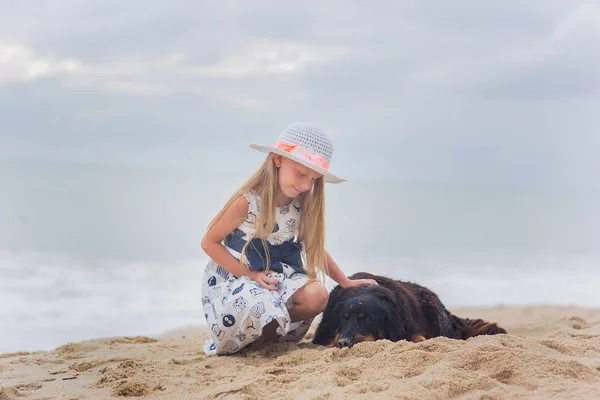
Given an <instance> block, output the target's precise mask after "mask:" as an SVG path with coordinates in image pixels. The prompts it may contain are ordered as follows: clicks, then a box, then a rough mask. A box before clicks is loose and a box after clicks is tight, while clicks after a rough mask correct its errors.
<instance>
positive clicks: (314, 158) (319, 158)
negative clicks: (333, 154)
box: [275, 140, 329, 170]
mask: <svg viewBox="0 0 600 400" xmlns="http://www.w3.org/2000/svg"><path fill="white" fill-rule="evenodd" d="M275 147H277V148H279V149H281V150H283V151H285V152H286V153H292V152H293V151H294V150H299V152H301V153H302V155H303V156H304V158H305V159H306V160H308V161H309V162H310V163H311V164H314V165H316V166H318V167H321V168H323V169H325V170H329V163H328V162H327V161H326V160H325V158H323V155H322V154H320V153H314V154H308V153H307V152H306V151H305V150H304V149H303V148H302V147H300V146H299V145H298V144H289V143H285V142H282V141H280V140H277V141H276V142H275Z"/></svg>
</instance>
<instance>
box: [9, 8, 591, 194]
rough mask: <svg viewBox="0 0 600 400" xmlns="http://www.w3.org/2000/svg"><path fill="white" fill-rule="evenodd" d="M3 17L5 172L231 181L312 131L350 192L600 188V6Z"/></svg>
mask: <svg viewBox="0 0 600 400" xmlns="http://www.w3.org/2000/svg"><path fill="white" fill-rule="evenodd" d="M0 10H1V12H0V159H5V160H6V159H10V160H25V161H32V160H33V161H46V160H53V161H57V160H58V161H64V162H92V163H96V164H98V163H102V164H132V165H137V166H144V167H157V168H166V167H169V168H194V169H196V168H200V169H201V170H203V171H206V170H207V169H202V168H211V170H214V167H215V165H218V166H219V168H220V170H221V171H228V170H234V169H236V168H237V165H238V164H239V162H245V161H250V162H258V160H259V159H260V157H262V155H261V156H257V155H255V154H254V152H252V151H251V150H249V149H248V148H247V145H248V143H250V142H258V143H271V142H272V141H274V139H275V138H276V136H277V135H278V134H279V132H280V131H281V129H283V127H285V125H287V124H288V123H290V122H294V121H311V122H314V123H317V124H319V125H321V126H322V127H323V128H324V129H325V130H326V131H327V132H328V133H329V134H330V135H331V137H332V138H333V140H334V145H335V153H334V160H333V163H332V170H333V171H334V172H338V173H339V174H340V175H342V176H343V177H345V178H348V179H369V178H370V177H378V178H380V179H391V178H394V179H401V180H424V181H434V182H461V183H464V182H467V183H489V184H517V185H522V184H525V185H542V186H553V187H577V188H586V187H589V186H593V185H596V186H598V179H597V177H598V174H600V161H599V160H598V156H597V155H598V149H600V138H599V136H598V135H599V133H600V74H599V73H598V71H600V3H599V2H598V1H587V2H584V1H578V0H569V1H564V0H530V1H527V2H522V1H517V0H509V1H496V2H481V1H475V0H470V1H469V0H457V1H453V2H441V1H435V2H427V1H416V0H407V1H400V0H398V1H395V2H392V1H387V2H377V1H374V2H365V1H358V0H356V1H338V0H331V1H327V2H320V1H319V2H317V1H314V2H312V1H302V2H281V1H265V0H254V1H242V0H240V1H223V0H220V1H207V0H204V1H197V0H195V1H191V0H190V1H173V2H165V1H158V0H145V1H140V0H130V1H108V0H103V1H99V0H87V1H85V2H76V1H60V0H54V1H52V0H20V1H12V0H0Z"/></svg>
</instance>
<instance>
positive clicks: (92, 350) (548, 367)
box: [0, 307, 600, 400]
mask: <svg viewBox="0 0 600 400" xmlns="http://www.w3.org/2000/svg"><path fill="white" fill-rule="evenodd" d="M451 311H452V312H454V313H456V314H457V315H459V316H463V317H481V318H484V319H487V320H490V321H496V322H498V323H499V324H500V325H501V326H503V327H505V328H506V329H507V330H508V331H509V334H508V335H498V336H485V337H476V338H472V339H469V340H467V341H458V340H450V339H446V338H435V339H432V340H428V341H426V342H423V343H408V342H398V343H391V342H389V341H378V342H371V343H361V344H358V345H356V346H354V347H353V348H351V349H337V348H325V347H318V346H314V345H312V344H311V343H310V338H311V337H312V332H313V331H314V325H313V327H312V330H311V331H310V332H309V334H308V336H307V338H306V340H305V341H303V342H301V343H299V344H297V345H296V344H279V345H274V346H271V347H260V346H250V347H249V348H247V349H246V350H244V351H242V352H241V353H239V354H237V355H234V356H225V357H216V356H210V357H209V356H206V355H204V353H203V351H202V343H203V340H204V339H205V338H206V337H207V335H208V333H207V331H206V330H205V329H203V328H190V329H184V330H181V331H177V332H171V333H169V334H165V335H164V336H162V337H152V338H151V337H114V338H104V339H96V340H89V341H85V342H80V343H68V344H65V345H63V346H61V347H59V348H56V349H54V350H52V351H49V352H32V353H16V354H15V353H13V354H3V355H0V400H12V399H107V398H115V397H131V396H134V397H141V398H146V399H218V398H228V399H230V398H231V399H251V398H273V399H281V398H299V399H324V398H327V399H338V398H340V399H341V398H355V399H360V398H363V399H372V398H399V399H445V398H457V399H522V398H526V399H549V398H560V399H591V398H600V309H585V308H576V307H516V308H515V307H513V308H510V307H506V308H504V307H497V308H488V309H475V308H468V309H452V310H451Z"/></svg>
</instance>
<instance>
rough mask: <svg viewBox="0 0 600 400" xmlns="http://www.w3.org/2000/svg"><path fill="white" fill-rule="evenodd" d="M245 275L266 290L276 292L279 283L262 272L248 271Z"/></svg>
mask: <svg viewBox="0 0 600 400" xmlns="http://www.w3.org/2000/svg"><path fill="white" fill-rule="evenodd" d="M271 272H273V271H269V273H271ZM246 275H248V277H249V278H250V279H252V280H253V281H254V282H256V283H258V284H259V285H260V286H262V287H263V288H265V289H267V290H277V285H278V284H279V282H277V281H276V280H274V279H271V278H269V277H268V276H267V274H265V273H264V272H263V271H248V272H247V273H246Z"/></svg>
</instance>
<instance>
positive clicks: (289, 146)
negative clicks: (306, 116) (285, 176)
mask: <svg viewBox="0 0 600 400" xmlns="http://www.w3.org/2000/svg"><path fill="white" fill-rule="evenodd" d="M275 147H278V148H280V149H281V150H283V151H285V152H286V153H291V152H292V151H294V150H295V149H296V148H298V145H297V144H289V143H284V142H281V141H279V140H278V141H277V142H276V143H275Z"/></svg>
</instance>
